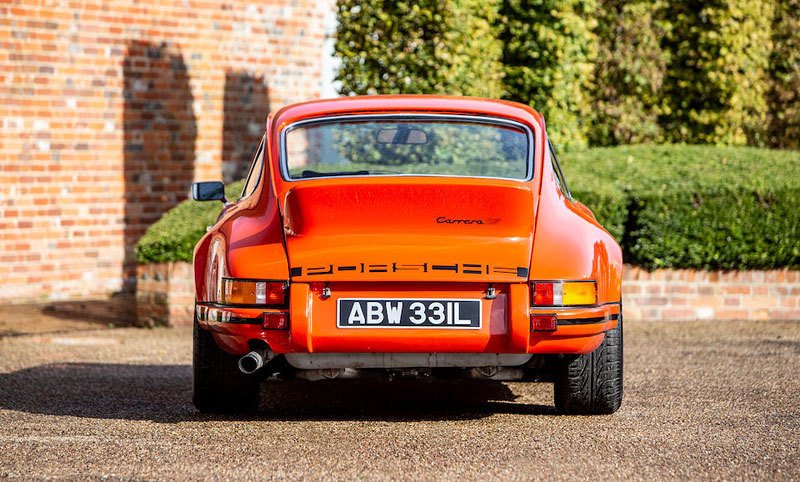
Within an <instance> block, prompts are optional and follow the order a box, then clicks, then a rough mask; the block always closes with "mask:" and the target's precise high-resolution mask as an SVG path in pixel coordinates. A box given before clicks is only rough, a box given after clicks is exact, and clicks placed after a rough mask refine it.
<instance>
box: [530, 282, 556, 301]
mask: <svg viewBox="0 0 800 482" xmlns="http://www.w3.org/2000/svg"><path fill="white" fill-rule="evenodd" d="M554 304H555V303H554V302H553V283H535V284H534V285H533V306H553V305H554Z"/></svg>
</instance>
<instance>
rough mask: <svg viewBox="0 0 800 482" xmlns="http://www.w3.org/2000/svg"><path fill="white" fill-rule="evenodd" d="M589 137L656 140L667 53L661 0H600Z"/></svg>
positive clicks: (596, 141)
mask: <svg viewBox="0 0 800 482" xmlns="http://www.w3.org/2000/svg"><path fill="white" fill-rule="evenodd" d="M598 3H599V8H598V14H597V19H598V24H597V29H596V33H597V37H598V54H597V62H596V63H595V81H594V91H593V92H592V97H593V107H592V114H591V126H590V128H589V142H590V143H591V144H592V145H601V146H607V145H617V144H640V143H647V142H657V141H658V140H660V139H661V136H662V134H661V126H660V125H659V124H658V114H659V112H660V111H659V104H660V102H661V93H660V90H661V86H662V84H663V83H664V76H665V74H666V69H667V63H668V55H667V53H666V52H665V51H664V50H663V49H662V47H661V42H662V41H663V37H664V33H665V29H664V26H663V24H662V22H660V21H659V12H660V10H661V9H662V8H663V6H664V2H663V1H662V0H636V1H624V0H599V2H598Z"/></svg>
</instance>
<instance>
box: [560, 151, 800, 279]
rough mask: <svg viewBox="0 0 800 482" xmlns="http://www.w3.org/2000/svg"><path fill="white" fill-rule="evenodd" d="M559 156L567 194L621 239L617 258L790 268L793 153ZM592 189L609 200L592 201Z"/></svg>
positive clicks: (794, 218) (797, 232)
mask: <svg viewBox="0 0 800 482" xmlns="http://www.w3.org/2000/svg"><path fill="white" fill-rule="evenodd" d="M560 160H561V163H562V165H563V169H564V171H565V175H566V176H567V181H568V182H570V183H571V185H570V187H571V189H572V191H573V192H574V194H575V197H576V198H577V199H579V200H581V201H583V202H584V203H585V204H587V205H588V206H589V207H590V208H592V209H593V210H594V211H595V215H596V216H597V218H598V220H599V221H600V222H601V223H602V224H603V225H604V226H606V228H607V229H608V230H609V231H610V232H611V233H612V234H614V235H615V236H616V237H617V239H619V240H621V241H622V246H623V249H624V251H625V260H626V261H627V262H630V263H633V264H636V265H639V266H643V267H645V268H650V269H652V268H661V267H670V268H698V269H743V268H752V269H764V268H778V267H794V268H797V267H800V242H798V239H800V153H798V152H792V151H770V150H765V149H756V148H745V147H738V148H737V147H708V146H625V147H617V148H595V149H589V150H585V151H581V152H571V153H568V154H566V155H562V156H561V158H560ZM598 186H604V188H603V189H609V190H611V191H614V192H616V193H618V194H619V196H618V197H615V198H608V199H605V200H604V199H599V198H598V195H597V192H598V189H599V188H598ZM603 202H606V203H608V204H607V205H602V204H599V203H603ZM621 217H622V218H623V219H624V221H622V222H621V221H620V218H621ZM620 225H622V227H623V228H622V229H620Z"/></svg>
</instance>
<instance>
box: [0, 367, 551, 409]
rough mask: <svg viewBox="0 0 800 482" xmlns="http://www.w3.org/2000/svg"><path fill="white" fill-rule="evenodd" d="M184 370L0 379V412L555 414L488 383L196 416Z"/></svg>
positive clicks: (299, 387) (273, 403) (322, 392)
mask: <svg viewBox="0 0 800 482" xmlns="http://www.w3.org/2000/svg"><path fill="white" fill-rule="evenodd" d="M191 388H192V381H191V367H190V366H188V365H130V364H104V363H58V364H48V365H40V366H36V367H32V368H26V369H22V370H18V371H15V372H11V373H4V374H0V408H2V409H5V410H16V411H20V412H26V413H34V414H43V415H58V416H73V417H84V418H101V419H123V420H148V421H153V422H159V423H176V422H184V421H203V420H220V419H222V420H254V421H258V420H265V421H270V420H274V421H280V420H291V421H301V420H318V421H326V420H330V421H346V420H355V421H435V420H469V419H477V418H483V417H488V416H491V415H494V414H498V413H505V414H532V415H555V410H554V409H553V407H550V406H545V405H530V404H528V405H526V404H520V403H515V402H514V400H515V399H516V396H515V395H514V394H513V393H512V392H511V390H510V389H509V388H508V387H507V386H506V385H505V384H503V383H500V382H492V381H472V380H457V381H438V380H430V381H428V380H424V381H420V380H396V381H391V382H389V381H384V380H342V381H328V382H302V381H292V382H265V383H263V384H262V386H261V390H262V404H261V409H260V410H259V412H258V413H256V414H252V415H247V416H238V415H237V416H220V415H204V414H200V413H199V412H197V411H196V410H195V408H194V406H193V405H192V404H191Z"/></svg>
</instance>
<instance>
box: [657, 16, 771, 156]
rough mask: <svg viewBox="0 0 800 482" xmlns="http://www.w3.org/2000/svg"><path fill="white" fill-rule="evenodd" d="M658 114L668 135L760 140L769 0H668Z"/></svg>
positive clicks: (680, 139) (722, 141)
mask: <svg viewBox="0 0 800 482" xmlns="http://www.w3.org/2000/svg"><path fill="white" fill-rule="evenodd" d="M664 13H665V19H666V21H667V22H668V23H669V25H670V31H669V34H668V35H667V37H666V41H665V45H666V47H667V48H668V49H669V50H670V51H671V52H672V58H671V60H670V65H669V68H668V82H667V83H666V85H665V89H664V90H665V96H666V98H665V103H664V110H663V113H662V116H661V120H662V123H663V127H664V132H665V135H666V139H667V140H668V141H670V142H688V143H694V144H697V143H707V144H731V145H745V144H749V145H762V144H763V143H764V141H765V129H764V126H765V124H766V113H767V105H766V96H765V93H766V92H765V91H766V88H765V86H766V85H767V84H768V82H767V75H766V74H767V67H768V60H769V54H770V50H771V41H770V23H771V19H772V1H771V0H726V1H722V0H713V1H706V0H673V1H669V3H668V5H667V8H665V9H664Z"/></svg>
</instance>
